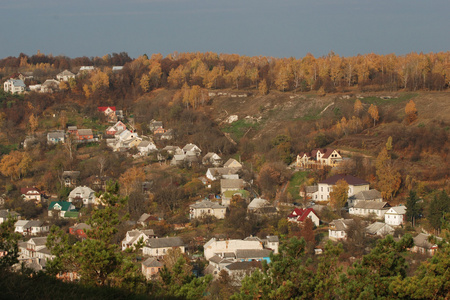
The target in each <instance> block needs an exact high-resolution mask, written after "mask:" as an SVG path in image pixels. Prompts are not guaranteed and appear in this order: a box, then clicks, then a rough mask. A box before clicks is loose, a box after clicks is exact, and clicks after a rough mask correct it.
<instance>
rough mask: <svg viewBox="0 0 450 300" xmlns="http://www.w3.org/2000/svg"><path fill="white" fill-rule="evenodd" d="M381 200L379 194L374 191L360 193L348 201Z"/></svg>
mask: <svg viewBox="0 0 450 300" xmlns="http://www.w3.org/2000/svg"><path fill="white" fill-rule="evenodd" d="M381 198H382V196H381V193H380V192H379V191H377V190H375V189H371V190H368V191H361V192H359V193H356V194H354V195H353V196H350V197H349V199H350V200H375V199H381Z"/></svg>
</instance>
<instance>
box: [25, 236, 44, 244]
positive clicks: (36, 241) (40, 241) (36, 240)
mask: <svg viewBox="0 0 450 300" xmlns="http://www.w3.org/2000/svg"><path fill="white" fill-rule="evenodd" d="M31 241H33V242H34V244H35V245H36V246H44V245H45V244H46V243H47V237H46V236H44V237H35V238H31V239H30V240H29V241H28V242H31Z"/></svg>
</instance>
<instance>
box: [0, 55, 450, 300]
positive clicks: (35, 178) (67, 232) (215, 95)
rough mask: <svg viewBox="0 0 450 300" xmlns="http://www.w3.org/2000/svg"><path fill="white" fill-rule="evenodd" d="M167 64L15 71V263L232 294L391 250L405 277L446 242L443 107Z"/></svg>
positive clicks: (5, 182) (11, 206) (7, 163)
mask: <svg viewBox="0 0 450 300" xmlns="http://www.w3.org/2000/svg"><path fill="white" fill-rule="evenodd" d="M158 59H159V61H158ZM170 60H173V59H172V58H171V59H170ZM162 61H163V59H162V58H159V56H155V57H152V58H150V59H149V58H148V57H144V56H143V57H140V58H138V59H136V60H134V61H132V62H127V63H126V64H125V66H124V67H122V66H116V65H114V64H113V65H111V66H104V67H98V66H96V67H94V66H90V65H89V66H88V65H81V66H78V67H72V68H70V70H69V69H64V71H62V72H60V70H58V72H56V69H55V70H53V72H48V73H45V72H14V73H12V75H9V76H8V78H7V79H6V80H5V81H4V85H3V87H4V89H3V92H2V93H1V94H0V96H1V97H2V98H1V99H2V101H3V102H2V105H3V107H4V108H3V109H4V111H5V112H3V111H2V112H0V113H1V114H0V121H1V122H0V123H1V124H0V125H1V126H0V135H1V136H2V138H3V140H2V141H3V142H2V144H1V145H0V151H1V155H2V156H1V160H0V172H1V175H2V176H1V177H0V181H1V184H0V224H2V230H3V231H2V232H5V233H7V232H8V234H10V235H5V236H11V238H13V239H15V241H17V261H14V264H12V266H11V269H12V270H13V271H14V272H15V273H16V274H21V275H24V274H25V275H26V276H28V277H29V278H35V277H36V278H37V277H38V276H39V274H41V275H42V274H45V276H50V277H53V278H56V279H57V280H58V281H59V282H63V283H70V284H72V283H75V284H83V285H84V284H87V285H95V286H116V287H119V286H121V287H123V286H126V284H130V285H129V286H126V288H125V289H129V290H132V289H134V288H135V287H137V286H140V287H141V288H142V287H143V286H145V289H144V290H145V291H144V292H143V293H150V294H151V293H155V294H154V295H157V296H161V297H164V296H167V295H171V296H174V295H175V296H179V297H181V298H191V299H194V298H196V297H197V298H198V295H202V296H204V297H205V298H210V299H222V298H229V297H231V296H232V295H238V294H239V292H241V293H242V294H245V295H246V294H247V293H253V295H259V296H260V297H263V295H265V294H264V293H268V291H265V292H261V291H262V290H263V289H264V288H267V287H268V286H270V284H269V283H270V282H272V284H273V285H274V286H275V285H279V286H275V288H277V289H278V288H280V287H283V286H284V284H285V283H286V282H288V281H289V280H293V281H294V282H295V280H294V279H293V278H297V277H298V278H299V279H298V280H300V278H301V280H304V281H303V283H304V282H306V281H308V280H309V279H308V278H309V277H308V276H310V277H311V278H315V279H314V280H313V279H311V282H313V283H314V284H317V282H318V279H317V277H320V276H322V275H323V274H327V272H328V271H324V270H331V271H330V272H334V273H333V274H332V275H330V276H329V277H330V278H334V280H336V282H338V280H342V282H339V285H340V288H341V289H346V286H347V285H346V281H345V280H353V279H352V277H351V276H353V273H352V272H353V271H355V270H359V269H358V268H359V267H360V266H364V268H368V269H367V270H369V269H370V268H375V269H376V268H377V266H371V267H367V266H368V265H370V262H368V260H370V257H372V259H373V257H374V256H375V259H373V260H374V261H377V259H378V257H376V255H380V256H383V255H386V256H388V255H391V256H392V257H394V259H393V261H394V262H393V263H392V265H395V264H398V265H401V267H398V268H399V269H398V270H400V271H398V272H397V269H395V268H394V267H392V270H395V272H397V273H395V274H394V271H392V272H393V273H392V274H391V273H389V275H386V277H389V276H390V277H389V280H392V281H393V280H394V279H393V278H394V277H395V276H397V275H398V274H400V275H401V276H403V277H402V280H408V276H410V275H411V274H414V272H416V271H417V270H420V268H421V267H420V265H421V264H422V263H426V262H428V261H430V260H431V259H432V258H435V257H438V258H439V257H441V256H440V255H444V254H445V251H447V250H445V249H447V248H446V247H447V246H446V243H447V240H446V238H445V234H446V232H447V231H448V220H447V217H448V213H449V210H450V209H449V207H450V205H449V204H450V198H449V196H448V194H447V189H448V170H447V169H446V167H445V166H446V164H448V158H447V153H446V149H447V148H446V147H447V146H446V145H447V141H448V129H447V128H448V126H447V123H446V122H445V121H435V120H432V121H429V120H428V119H426V121H423V120H422V119H420V118H419V116H420V117H422V116H423V115H425V116H426V117H427V118H434V116H433V114H434V112H430V110H431V109H429V108H426V107H427V102H426V101H427V99H426V100H424V98H425V97H423V98H420V96H418V95H417V94H413V93H402V92H398V93H397V92H396V93H387V92H386V93H385V92H379V93H370V94H369V93H367V94H365V93H363V92H359V91H358V92H355V93H353V92H351V91H347V90H346V91H345V92H342V93H338V94H337V95H332V96H327V95H326V93H324V92H323V89H322V90H319V88H318V90H311V93H294V92H293V93H288V92H284V90H283V91H270V92H269V90H268V87H267V86H264V84H263V82H262V81H261V83H260V85H259V87H257V88H247V89H240V88H235V84H236V86H238V84H240V83H242V82H244V83H246V84H247V85H253V83H251V82H252V81H251V80H244V79H242V80H241V81H240V80H239V79H236V78H237V77H233V76H232V75H227V76H228V77H225V76H223V78H222V81H220V80H219V81H218V82H219V83H220V82H222V84H223V85H225V83H226V84H227V85H229V86H230V88H223V89H220V88H213V81H211V82H210V84H209V86H208V87H207V85H206V84H204V83H199V82H200V81H201V80H200V79H199V78H198V77H199V75H195V76H194V75H192V82H193V83H198V84H199V85H197V84H193V83H190V84H188V83H187V81H186V80H184V81H183V78H182V75H180V74H181V71H180V69H182V67H176V66H175V64H174V65H170V64H168V63H167V61H166V63H167V66H170V68H172V69H169V67H167V66H166V67H167V68H168V70H166V72H165V73H163V72H162V71H161V70H160V69H158V68H161V62H162ZM193 65H194V64H193ZM155 69H156V71H155V72H156V73H157V74H159V75H158V76H159V77H158V76H156V75H154V74H153V75H154V76H153V77H152V72H150V73H149V72H148V71H149V70H153V71H154V70H155ZM143 70H145V72H144V71H143ZM158 70H159V73H158ZM176 70H178V71H176ZM177 72H178V73H179V74H178V73H177ZM205 72H206V71H205ZM36 74H37V75H40V77H37V76H35V75H36ZM42 74H43V75H42ZM177 74H178V75H177ZM196 76H197V77H196ZM268 76H269V75H268ZM269 77H270V76H269ZM269 77H267V78H269ZM154 78H157V79H154ZM225 79H226V80H225ZM124 82H125V83H124ZM163 82H164V84H166V85H167V86H164V87H163ZM215 84H217V82H216V83H215ZM256 86H258V85H257V84H256ZM273 86H274V85H272V88H273ZM311 89H312V87H311ZM129 90H131V92H130V91H129ZM121 93H122V94H121ZM443 94H444V95H441V97H442V99H443V98H445V97H446V95H445V93H443ZM389 101H391V102H389ZM419 101H421V102H419ZM416 102H417V103H420V105H421V106H420V109H422V110H425V109H428V111H426V113H423V114H422V110H421V111H420V112H419V110H418V109H416ZM317 103H318V104H317ZM417 106H418V107H419V105H417ZM19 116H20V117H19ZM430 116H431V117H430ZM424 119H425V117H424ZM402 132H405V134H404V136H403V135H402ZM435 132H437V133H436V134H434V135H433V133H435ZM5 245H7V244H5ZM4 248H5V249H0V250H2V251H1V252H0V253H1V256H2V257H8V255H11V254H13V253H14V251H13V250H11V249H13V248H9V250H8V249H7V247H6V246H5V247H4ZM443 249H444V250H443ZM443 253H444V254H443ZM83 257H85V258H86V261H87V262H86V261H83ZM106 258H108V259H106ZM383 259H384V258H380V261H383ZM5 261H6V260H5ZM99 261H100V262H99ZM389 262H390V260H389ZM374 264H375V265H376V263H374ZM378 264H379V265H382V266H384V265H383V264H382V263H378ZM324 265H325V267H324ZM388 269H389V268H388ZM280 270H281V271H280ZM286 270H290V271H286ZM348 270H350V271H348ZM365 270H366V269H365ZM406 270H407V272H409V273H406ZM347 271H348V273H345V272H347ZM277 272H278V273H277ZM368 272H369V271H368ZM370 272H372V269H370ZM378 272H379V271H378V270H376V271H373V272H372V273H373V274H378ZM417 272H418V271H417ZM177 274H178V275H177ZM277 274H278V275H277ZM380 274H381V273H380ZM406 274H407V275H408V276H407V275H406ZM340 275H342V276H343V277H340ZM400 275H399V276H400ZM42 276H44V275H42ZM177 276H179V277H177ZM324 276H325V277H327V276H328V275H324ZM345 276H347V277H345ZM377 276H378V275H377ZM344 277H345V279H342V278H344ZM283 278H289V280H285V279H283ZM348 278H350V279H348ZM128 280H129V281H128ZM133 280H134V284H135V285H133V284H131V283H129V282H133ZM380 280H381V279H380ZM383 280H384V279H383ZM399 280H400V279H399ZM254 282H257V283H258V284H255V286H258V287H259V288H260V290H258V291H256V290H255V291H252V287H253V283H254ZM336 282H335V283H334V284H335V285H334V286H337V285H338V283H336ZM374 282H376V280H374ZM262 283H264V285H263V284H262ZM313 283H311V284H313ZM401 283H402V282H401V281H398V282H397V284H398V285H401ZM374 284H375V283H374ZM286 285H291V286H297V287H296V288H293V289H294V290H295V289H297V288H299V287H300V286H302V284H301V283H300V281H297V283H295V284H294V283H292V282H290V283H286ZM193 286H194V287H193ZM262 286H264V288H263V287H262ZM329 286H330V287H331V286H333V285H332V284H330V285H329ZM342 286H344V288H342ZM195 287H199V288H198V289H197V290H196V292H195V293H194V294H195V296H192V297H188V296H186V294H177V293H187V292H186V290H188V289H191V290H195ZM200 287H201V288H200ZM172 288H173V290H171V291H170V293H169V292H167V291H169V290H170V289H172ZM152 289H154V290H152ZM311 289H313V290H315V293H318V294H315V295H314V297H313V298H323V299H326V298H328V297H327V296H323V297H322V294H321V292H320V290H322V288H321V287H320V284H317V286H315V287H314V288H311ZM348 289H352V288H351V286H350V285H349V287H348ZM383 290H386V291H387V290H388V287H385V288H383ZM155 291H157V292H155ZM318 291H319V292H318ZM135 292H136V293H139V292H140V291H137V290H136V291H135ZM165 293H167V294H165ZM380 293H382V292H380ZM180 295H181V296H180ZM295 295H296V294H295V293H294V294H291V296H292V297H295ZM380 295H381V294H380ZM383 295H384V294H383ZM309 296H311V295H309ZM284 297H287V298H289V297H290V296H284ZM243 298H245V297H243ZM275 298H276V297H275ZM281 298H283V297H281ZM307 298H308V297H307ZM331 298H332V297H331ZM344 298H345V297H344ZM348 298H349V299H351V298H352V297H348ZM239 299H240V298H239Z"/></svg>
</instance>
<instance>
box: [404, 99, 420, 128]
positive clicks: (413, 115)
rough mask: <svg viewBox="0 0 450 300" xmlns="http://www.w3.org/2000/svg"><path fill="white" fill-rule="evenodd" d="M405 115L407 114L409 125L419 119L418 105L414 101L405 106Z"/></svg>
mask: <svg viewBox="0 0 450 300" xmlns="http://www.w3.org/2000/svg"><path fill="white" fill-rule="evenodd" d="M405 113H406V121H407V122H408V123H412V122H414V121H415V120H416V119H417V109H416V104H415V103H414V101H412V99H411V100H410V101H409V102H408V104H406V106H405Z"/></svg>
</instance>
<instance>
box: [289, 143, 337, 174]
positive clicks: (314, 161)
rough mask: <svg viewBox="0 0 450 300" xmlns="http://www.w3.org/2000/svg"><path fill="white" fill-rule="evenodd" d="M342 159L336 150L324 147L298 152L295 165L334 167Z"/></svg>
mask: <svg viewBox="0 0 450 300" xmlns="http://www.w3.org/2000/svg"><path fill="white" fill-rule="evenodd" d="M341 161H342V156H341V154H340V153H339V151H338V150H335V149H331V148H325V149H315V150H313V151H311V152H300V153H299V154H298V155H297V167H301V168H313V169H321V168H323V167H324V166H330V167H335V166H337V165H338V164H339V163H340V162H341Z"/></svg>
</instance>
